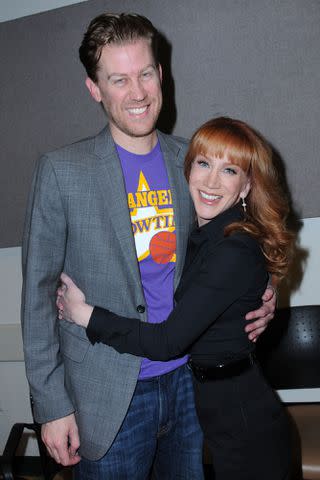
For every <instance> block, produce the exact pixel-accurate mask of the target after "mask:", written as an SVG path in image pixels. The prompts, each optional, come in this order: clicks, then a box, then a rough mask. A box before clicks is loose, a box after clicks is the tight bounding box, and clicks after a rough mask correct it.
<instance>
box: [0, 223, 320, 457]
mask: <svg viewBox="0 0 320 480" xmlns="http://www.w3.org/2000/svg"><path fill="white" fill-rule="evenodd" d="M300 245H301V247H303V248H304V249H306V250H307V251H308V254H309V255H308V259H307V263H306V269H305V272H304V277H303V280H302V283H301V285H300V287H299V289H298V290H297V291H296V292H294V293H293V294H292V296H291V299H290V304H291V305H292V306H295V305H316V304H320V295H319V293H320V287H319V285H320V282H319V271H320V256H319V245H320V218H309V219H305V220H303V228H302V230H301V234H300ZM20 254H21V249H20V248H6V249H0V271H1V280H0V282H1V288H0V385H1V396H0V454H1V452H2V450H3V447H4V444H5V440H6V438H7V436H8V434H9V430H10V428H11V425H12V424H13V423H15V422H17V421H29V420H30V412H29V393H28V386H27V381H26V379H25V374H24V363H23V356H22V344H21V333H20V319H19V316H20V313H19V312H20V292H21V267H20ZM26 453H27V454H28V455H36V454H37V450H36V447H35V443H34V442H33V443H32V442H29V443H28V448H27V451H26Z"/></svg>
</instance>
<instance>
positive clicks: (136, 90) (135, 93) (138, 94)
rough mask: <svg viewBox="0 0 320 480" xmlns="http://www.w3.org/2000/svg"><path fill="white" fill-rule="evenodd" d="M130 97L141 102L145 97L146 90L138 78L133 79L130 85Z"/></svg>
mask: <svg viewBox="0 0 320 480" xmlns="http://www.w3.org/2000/svg"><path fill="white" fill-rule="evenodd" d="M131 97H132V100H136V101H137V102H141V100H144V99H145V97H146V90H145V88H144V86H143V83H142V81H141V80H140V79H137V80H134V81H133V82H132V85H131Z"/></svg>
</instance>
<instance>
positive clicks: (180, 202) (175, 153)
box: [158, 132, 193, 289]
mask: <svg viewBox="0 0 320 480" xmlns="http://www.w3.org/2000/svg"><path fill="white" fill-rule="evenodd" d="M158 138H159V141H160V146H161V150H162V153H163V156H164V160H165V163H166V167H167V172H168V178H169V184H170V188H171V193H172V201H173V208H174V215H175V226H176V238H177V260H176V267H175V277H174V288H175V289H176V288H177V286H178V284H179V280H180V277H181V274H182V269H183V264H184V259H185V253H186V248H187V241H188V235H189V231H190V226H191V222H192V215H193V214H192V212H193V209H192V204H191V200H190V196H189V191H188V187H187V183H186V180H185V178H184V173H183V161H184V155H185V152H184V150H183V149H181V147H180V146H179V145H178V144H177V143H176V142H175V141H174V139H173V138H172V137H168V136H167V135H163V134H162V133H161V132H158Z"/></svg>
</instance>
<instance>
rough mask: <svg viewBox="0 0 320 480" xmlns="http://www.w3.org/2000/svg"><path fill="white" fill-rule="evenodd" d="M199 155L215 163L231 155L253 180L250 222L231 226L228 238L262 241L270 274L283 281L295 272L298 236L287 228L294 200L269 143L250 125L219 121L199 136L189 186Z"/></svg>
mask: <svg viewBox="0 0 320 480" xmlns="http://www.w3.org/2000/svg"><path fill="white" fill-rule="evenodd" d="M197 155H203V156H205V157H211V158H212V157H219V158H222V157H223V156H224V155H227V157H228V159H229V161H230V162H231V163H232V164H234V165H238V166H239V167H240V168H241V169H242V170H243V171H244V172H245V173H246V174H247V175H248V177H249V179H250V184H251V189H250V192H249V194H248V196H247V197H246V203H247V211H246V218H245V220H244V221H242V222H236V223H232V224H231V225H228V227H227V228H226V229H225V235H230V234H232V233H233V232H235V231H239V230H241V231H245V232H248V233H249V234H251V235H252V236H254V237H255V238H257V240H258V241H259V243H260V245H261V248H262V251H263V254H264V256H265V258H266V263H267V268H268V271H269V272H270V273H271V274H273V275H275V276H276V279H280V278H282V277H283V276H284V275H285V274H286V272H287V269H288V267H289V263H290V259H291V252H292V247H293V234H292V232H290V231H289V230H288V228H287V217H288V213H289V205H288V199H287V197H286V195H285V193H284V191H283V189H282V188H281V183H280V179H279V175H278V172H277V170H276V168H275V165H274V162H273V154H272V149H271V147H270V145H269V144H268V142H267V141H266V140H265V139H264V138H263V136H262V135H261V134H260V133H258V132H257V131H256V130H254V129H253V128H252V127H250V126H249V125H248V124H246V123H245V122H242V121H240V120H235V119H232V118H228V117H219V118H215V119H212V120H209V121H208V122H206V123H205V124H204V125H202V126H201V127H200V128H199V129H198V130H197V131H196V132H195V133H194V135H193V137H192V139H191V143H190V145H189V149H188V152H187V155H186V159H185V164H184V173H185V177H186V179H187V181H188V180H189V176H190V171H191V168H192V164H193V162H194V159H195V158H196V156H197ZM276 279H275V278H274V280H276Z"/></svg>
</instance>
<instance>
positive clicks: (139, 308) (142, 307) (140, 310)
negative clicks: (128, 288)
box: [137, 305, 146, 313]
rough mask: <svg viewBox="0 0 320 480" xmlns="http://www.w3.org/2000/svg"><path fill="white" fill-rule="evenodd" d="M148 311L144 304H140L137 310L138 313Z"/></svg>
mask: <svg viewBox="0 0 320 480" xmlns="http://www.w3.org/2000/svg"><path fill="white" fill-rule="evenodd" d="M145 311H146V308H145V307H144V306H143V305H138V306H137V312H138V313H144V312H145Z"/></svg>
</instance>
